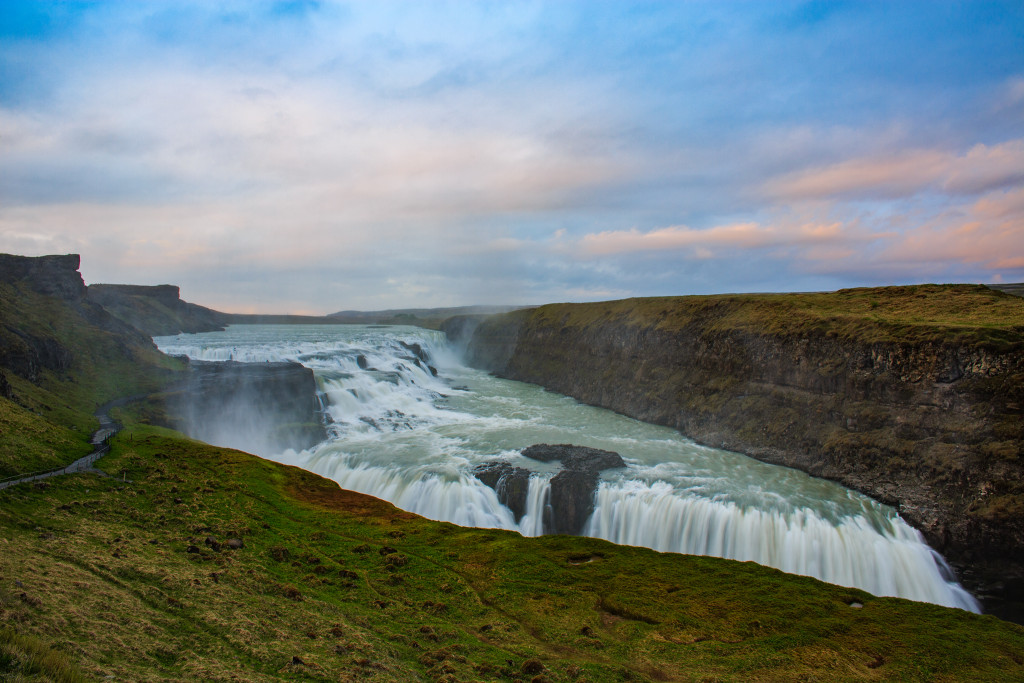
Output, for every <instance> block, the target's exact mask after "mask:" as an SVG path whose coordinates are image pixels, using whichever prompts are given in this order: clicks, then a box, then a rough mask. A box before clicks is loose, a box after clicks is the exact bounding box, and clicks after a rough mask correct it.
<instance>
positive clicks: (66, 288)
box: [0, 254, 85, 299]
mask: <svg viewBox="0 0 1024 683" xmlns="http://www.w3.org/2000/svg"><path fill="white" fill-rule="evenodd" d="M80 264H81V257H80V256H79V255H78V254H64V255H61V256H36V257H32V256H16V255H13V254H0V282H2V283H6V284H10V285H17V286H21V287H24V288H25V289H27V290H30V291H33V292H36V293H39V294H45V295H47V296H56V297H59V298H61V299H78V298H81V297H82V295H84V294H85V283H84V282H83V281H82V276H81V275H80V274H79V273H78V266H79V265H80Z"/></svg>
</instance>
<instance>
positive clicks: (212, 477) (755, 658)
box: [0, 426, 1024, 681]
mask: <svg viewBox="0 0 1024 683" xmlns="http://www.w3.org/2000/svg"><path fill="white" fill-rule="evenodd" d="M101 464H102V467H103V468H104V469H106V470H107V471H108V472H110V473H111V474H113V475H114V477H112V478H109V479H101V478H97V477H96V476H95V475H73V476H67V477H62V478H59V479H54V480H50V481H49V483H48V485H47V486H45V487H39V486H21V487H18V488H16V489H13V490H9V491H6V492H4V493H2V494H0V496H2V498H0V527H2V528H3V529H4V536H3V541H2V545H3V547H4V552H3V553H0V614H2V619H3V621H4V622H6V623H7V624H8V625H13V626H14V627H15V629H16V630H18V631H19V632H20V634H21V635H23V636H28V637H31V638H35V639H36V642H40V643H49V644H51V646H52V648H53V649H54V650H55V651H56V653H57V655H61V654H63V655H65V656H66V658H69V659H71V660H73V661H77V662H79V663H80V667H81V670H82V671H83V672H84V674H85V675H86V676H87V677H89V678H92V677H97V678H103V677H107V676H114V677H115V678H117V679H121V680H125V679H127V680H166V679H171V680H199V679H203V680H224V679H228V678H231V677H233V676H238V677H241V678H243V679H245V680H274V679H310V680H353V681H355V680H381V681H408V680H515V679H519V680H524V681H529V680H549V681H573V680H578V681H582V680H589V681H620V680H623V681H624V680H695V681H696V680H742V681H749V680H763V681H768V680H778V681H783V680H784V681H790V680H819V681H823V680H851V679H861V680H901V681H904V680H911V681H912V680H931V681H934V680H939V681H941V680H991V681H998V680H1007V681H1009V680H1020V679H1021V677H1022V676H1024V659H1022V655H1021V653H1022V652H1024V629H1022V628H1020V627H1018V626H1015V625H1012V624H1009V623H1006V622H1001V621H999V620H997V619H995V618H992V617H985V616H976V615H972V614H968V613H965V612H961V611H959V610H950V609H944V608H940V607H935V606H931V605H925V604H920V603H913V602H909V601H905V600H897V599H882V598H875V597H872V596H869V595H867V594H864V593H862V592H860V591H857V590H853V589H847V588H840V587H836V586H831V585H828V584H823V583H820V582H818V581H815V580H813V579H809V578H804V577H796V576H790V575H786V574H783V573H781V572H777V571H775V570H772V569H766V568H763V567H759V566H757V565H753V564H750V563H737V562H731V561H727V560H717V559H712V558H699V557H688V556H681V555H670V554H659V553H656V552H653V551H649V550H646V549H642V548H628V547H619V546H614V545H611V544H609V543H606V542H603V541H598V540H594V539H585V538H575V537H547V538H540V539H524V538H522V537H520V536H519V535H518V534H515V533H511V532H503V531H494V530H479V529H464V528H459V527H455V526H453V525H450V524H443V523H436V522H431V521H428V520H424V519H422V518H419V517H417V516H415V515H412V514H409V513H405V512H402V511H400V510H398V509H396V508H394V507H392V506H391V505H389V504H387V503H384V502H382V501H379V500H377V499H374V498H370V497H367V496H362V495H360V494H355V493H350V492H346V491H343V490H341V489H339V488H337V486H336V485H335V484H333V483H332V482H329V481H327V480H324V479H321V478H320V477H317V476H315V475H312V474H310V473H307V472H304V471H302V470H298V469H295V468H290V467H285V466H281V465H277V464H274V463H270V462H267V461H263V460H259V459H258V458H255V457H253V456H249V455H245V454H242V453H239V452H236V451H231V450H226V449H219V448H213V447H209V446H205V445H202V444H198V443H195V442H191V441H187V440H184V439H181V438H179V437H177V436H175V435H174V434H173V433H169V432H165V431H162V430H158V429H155V428H151V427H143V426H139V427H135V428H132V429H131V430H129V431H127V432H126V433H122V435H120V436H119V437H118V438H117V440H116V443H115V448H114V452H113V454H112V455H111V456H108V457H107V458H105V459H104V460H103V461H101ZM125 477H126V478H127V479H128V480H129V481H128V482H124V481H123V478H125ZM207 537H212V538H213V539H214V540H216V541H217V542H219V543H222V544H223V543H224V542H225V541H226V540H227V539H229V538H240V539H242V540H243V541H244V544H245V547H244V548H241V549H238V550H230V549H227V548H220V549H214V548H213V547H211V546H210V545H208V544H207V543H205V539H206V538H207ZM190 546H193V547H194V549H195V550H196V552H189V547H190ZM15 581H20V582H21V584H22V585H21V586H20V587H17V588H16V587H15V586H16V584H15ZM855 601H856V602H860V603H863V608H855V607H851V605H850V603H852V602H855ZM295 658H297V659H295ZM58 661H59V657H58ZM300 662H301V663H300ZM2 665H3V658H2V657H0V666H2ZM541 666H543V668H544V671H543V673H542V674H539V673H538V672H540V670H541V669H540V667H541ZM537 675H542V676H544V678H540V679H537V678H535V676H537Z"/></svg>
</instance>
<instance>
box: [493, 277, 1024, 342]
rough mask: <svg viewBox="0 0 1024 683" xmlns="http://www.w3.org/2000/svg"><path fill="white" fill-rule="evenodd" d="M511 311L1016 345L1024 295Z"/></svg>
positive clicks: (955, 293)
mask: <svg viewBox="0 0 1024 683" xmlns="http://www.w3.org/2000/svg"><path fill="white" fill-rule="evenodd" d="M511 315H521V316H530V315H532V316H539V317H538V318H537V319H540V320H545V319H558V320H559V321H560V322H563V323H565V324H568V325H572V326H583V325H587V324H590V323H594V322H599V321H602V320H626V321H629V322H632V323H635V324H640V325H643V324H652V323H653V324H656V325H658V326H659V327H661V328H665V329H680V328H683V327H685V326H687V325H689V324H691V323H693V322H696V321H700V320H702V319H705V318H711V317H713V318H714V325H713V326H712V327H711V328H710V329H711V330H712V331H722V330H747V331H751V332H755V333H757V334H785V335H807V334H820V333H825V334H828V335H830V336H835V337H839V338H846V339H851V340H858V341H863V342H867V343H872V342H889V341H898V342H911V343H918V342H942V343H957V344H959V343H966V344H972V345H973V344H979V345H994V346H1000V347H1006V346H1014V347H1018V346H1020V345H1022V344H1024V341H1022V338H1024V299H1022V298H1020V297H1015V296H1011V295H1009V294H1006V293H1004V292H999V291H996V290H993V289H990V288H988V287H985V286H984V285H910V286H905V287H867V288H860V289H844V290H840V291H838V292H821V293H805V294H799V293H798V294H720V295H713V296H681V297H650V298H641V299H624V300H621V301H608V302H599V303H592V304H551V305H548V306H542V307H540V308H539V309H536V311H534V312H532V313H531V312H520V313H513V314H511Z"/></svg>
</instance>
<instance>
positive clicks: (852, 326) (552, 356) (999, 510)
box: [445, 285, 1024, 613]
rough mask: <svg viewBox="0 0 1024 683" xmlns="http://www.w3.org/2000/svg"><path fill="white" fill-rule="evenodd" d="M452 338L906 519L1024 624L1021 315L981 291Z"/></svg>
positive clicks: (494, 366) (632, 309)
mask: <svg viewBox="0 0 1024 683" xmlns="http://www.w3.org/2000/svg"><path fill="white" fill-rule="evenodd" d="M445 330H446V332H447V333H448V336H449V338H451V339H453V340H455V341H461V342H462V343H468V348H467V358H468V361H469V362H470V364H472V365H475V366H476V367H480V368H483V369H486V370H489V371H491V372H493V373H494V374H496V375H499V376H502V377H507V378H511V379H516V380H521V381H526V382H532V383H535V384H539V385H541V386H544V387H545V388H548V389H550V390H553V391H557V392H559V393H563V394H567V395H569V396H572V397H574V398H576V399H578V400H580V401H583V402H585V403H589V404H592V405H598V406H602V407H605V408H610V409H612V410H615V411H617V412H619V413H623V414H625V415H629V416H631V417H635V418H637V419H641V420H645V421H647V422H653V423H657V424H664V425H668V426H671V427H675V428H677V429H679V430H680V431H681V432H682V433H683V434H686V435H688V436H690V437H692V438H694V439H696V440H698V441H700V442H703V443H706V444H709V445H712V446H716V447H720V448H726V449H729V450H734V451H739V452H742V453H746V454H748V455H751V456H753V457H755V458H758V459H760V460H764V461H766V462H771V463H776V464H782V465H787V466H791V467H796V468H798V469H801V470H804V471H806V472H809V473H810V474H813V475H816V476H821V477H825V478H828V479H833V480H836V481H838V482H840V483H842V484H844V485H846V486H849V487H850V488H854V489H857V490H859V491H862V492H864V493H867V494H868V495H871V496H873V497H874V498H876V499H878V500H880V501H882V502H885V503H888V504H890V505H893V506H895V507H897V508H898V509H899V511H900V514H901V515H902V516H903V517H904V518H905V519H906V520H907V521H909V522H910V523H911V524H913V525H914V526H916V527H917V528H918V529H920V530H921V531H922V532H923V533H924V534H925V536H926V538H927V539H928V541H929V543H930V544H931V545H932V546H933V547H934V548H936V549H938V550H940V551H941V552H942V553H943V554H944V555H945V556H946V557H947V558H949V559H950V560H951V561H952V562H953V563H954V564H956V565H957V566H959V567H960V569H961V572H962V574H963V575H962V579H963V581H964V584H965V585H967V586H968V587H969V588H971V589H972V590H973V591H975V592H976V593H977V594H979V595H980V596H982V597H983V598H989V599H988V600H987V603H988V606H989V607H992V606H993V596H1000V597H999V598H995V600H996V601H998V599H1004V600H1006V601H1008V602H1012V603H1016V607H1014V608H1013V609H1016V610H1017V611H1018V612H1019V611H1020V610H1021V608H1024V299H1021V298H1019V297H1016V296H1010V295H1008V294H1005V293H1003V292H999V291H995V290H994V289H990V288H987V287H985V286H983V285H945V286H938V285H920V286H909V287H884V288H874V289H853V290H842V291H839V292H833V293H821V294H776V295H722V296H692V297H664V298H650V299H630V300H625V301H612V302H604V303H591V304H554V305H548V306H541V307H539V308H536V309H531V310H522V311H517V312H513V313H508V314H505V315H498V316H493V317H489V318H486V319H484V320H482V321H478V320H475V319H472V318H466V317H463V318H457V319H452V320H450V321H447V322H446V324H445ZM1007 607H1008V608H1010V606H1009V605H1008V606H1007ZM997 613H998V611H997Z"/></svg>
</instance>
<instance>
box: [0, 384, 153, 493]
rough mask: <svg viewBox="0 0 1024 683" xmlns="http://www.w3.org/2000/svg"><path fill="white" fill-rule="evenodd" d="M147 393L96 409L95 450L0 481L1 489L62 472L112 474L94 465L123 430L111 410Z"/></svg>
mask: <svg viewBox="0 0 1024 683" xmlns="http://www.w3.org/2000/svg"><path fill="white" fill-rule="evenodd" d="M144 396H146V394H139V395H135V396H125V397H124V398H119V399H115V400H113V401H110V402H109V403H104V404H103V405H102V406H100V407H99V408H98V409H97V410H96V413H95V415H96V419H97V420H99V422H100V426H99V429H97V430H96V431H95V432H93V433H92V437H91V438H90V439H89V443H91V444H92V447H93V450H92V452H91V453H89V455H85V456H82V457H81V458H79V459H78V460H75V461H74V462H73V463H71V464H69V465H65V466H64V467H60V468H57V469H55V470H50V471H49V472H37V473H35V474H29V475H27V476H24V477H21V478H18V479H10V480H8V481H3V482H0V490H3V489H5V488H7V487H8V486H14V485H15V484H22V483H25V482H29V481H36V480H39V479H47V478H49V477H56V476H58V475H61V474H73V473H75V472H93V473H95V474H98V475H100V476H103V477H108V476H110V475H109V474H107V473H106V472H104V471H103V470H98V469H96V468H95V467H93V463H95V462H96V461H97V460H99V459H100V458H102V457H103V456H104V455H106V454H107V453H109V452H110V444H109V443H107V442H108V440H109V439H110V437H112V436H114V434H117V433H118V432H119V431H121V425H119V424H118V423H117V422H115V421H114V419H113V418H112V417H110V411H111V409H112V408H117V407H118V406H123V405H124V404H126V403H128V402H130V401H135V400H138V399H140V398H143V397H144Z"/></svg>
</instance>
